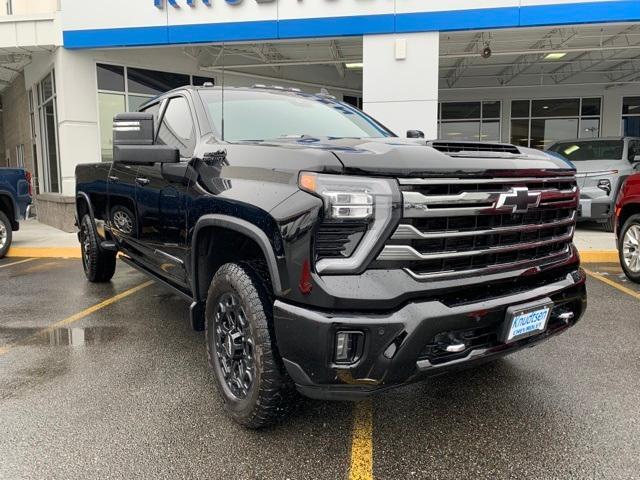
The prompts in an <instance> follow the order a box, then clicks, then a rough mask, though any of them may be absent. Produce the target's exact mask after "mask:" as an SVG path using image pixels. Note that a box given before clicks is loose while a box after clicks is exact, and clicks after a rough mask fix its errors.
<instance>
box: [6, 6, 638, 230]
mask: <svg viewBox="0 0 640 480" xmlns="http://www.w3.org/2000/svg"><path fill="white" fill-rule="evenodd" d="M2 3H4V5H2V6H0V49H1V51H0V94H1V96H2V117H1V118H2V126H1V128H0V152H2V156H0V166H24V167H26V168H27V169H29V170H30V171H31V172H32V173H33V175H34V178H35V181H36V185H35V187H36V191H37V196H36V202H37V211H38V217H39V219H40V220H41V221H43V222H45V223H48V224H51V225H54V226H56V227H58V228H62V229H65V230H71V229H72V228H73V225H72V223H73V213H72V212H73V201H74V188H75V187H74V170H75V167H76V165H78V164H80V163H87V162H99V161H109V160H110V159H111V156H112V154H111V151H112V143H111V128H112V118H113V116H114V115H115V114H116V113H119V112H123V111H134V110H136V109H137V107H138V106H139V105H141V104H142V103H144V102H145V101H147V100H148V99H149V98H152V97H153V96H155V95H157V94H159V93H162V92H164V91H166V90H169V89H171V88H175V87H178V86H182V85H185V84H194V85H201V84H203V83H205V82H212V83H214V84H215V85H218V86H220V85H225V86H229V87H230V86H251V85H254V84H264V85H281V86H283V87H296V88H300V89H302V90H304V91H308V92H320V91H321V90H323V89H324V90H326V91H328V92H329V93H331V94H332V95H335V96H336V97H338V98H339V99H342V100H344V101H345V102H348V103H351V104H353V105H356V106H358V107H360V108H362V109H363V110H364V111H365V112H368V113H370V114H371V115H373V116H374V117H375V118H377V119H379V120H380V121H381V122H382V123H383V124H385V125H386V126H388V127H389V128H390V129H391V130H393V131H394V132H396V133H397V134H398V135H399V136H404V135H405V134H406V131H407V130H409V129H418V130H422V131H424V133H425V135H426V137H427V138H436V137H439V138H444V139H449V140H487V141H504V142H510V143H514V144H517V145H525V146H531V147H535V148H545V147H547V146H549V145H550V144H551V142H553V141H555V140H559V139H564V138H575V137H588V138H591V137H600V136H620V135H635V136H640V1H639V0H607V1H602V0H597V1H595V0H594V1H589V0H587V1H581V2H576V1H573V0H449V1H443V2H438V1H435V0H109V1H98V0H90V1H87V0H8V1H6V2H2Z"/></svg>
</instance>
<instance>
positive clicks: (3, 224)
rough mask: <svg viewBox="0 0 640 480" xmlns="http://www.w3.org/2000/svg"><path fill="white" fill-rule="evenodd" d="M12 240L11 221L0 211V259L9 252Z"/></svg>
mask: <svg viewBox="0 0 640 480" xmlns="http://www.w3.org/2000/svg"><path fill="white" fill-rule="evenodd" d="M12 238H13V229H12V228H11V220H9V217H7V215H6V214H5V213H4V212H2V211H0V258H4V256H5V255H6V254H7V252H8V251H9V247H11V240H12Z"/></svg>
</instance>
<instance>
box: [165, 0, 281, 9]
mask: <svg viewBox="0 0 640 480" xmlns="http://www.w3.org/2000/svg"><path fill="white" fill-rule="evenodd" d="M254 1H255V2H256V3H271V2H275V0H254ZM200 2H202V3H203V4H205V5H206V6H207V7H210V6H211V0H200ZM225 2H226V3H228V4H229V5H239V4H241V3H242V0H225ZM165 3H168V4H169V5H171V6H172V7H174V8H180V2H178V0H153V4H154V5H155V6H156V7H158V8H164V6H165ZM196 3H198V2H196V0H186V4H187V5H188V6H189V7H195V6H196Z"/></svg>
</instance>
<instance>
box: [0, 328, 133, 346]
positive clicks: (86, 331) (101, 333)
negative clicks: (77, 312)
mask: <svg viewBox="0 0 640 480" xmlns="http://www.w3.org/2000/svg"><path fill="white" fill-rule="evenodd" d="M124 332H125V329H124V328H120V327H86V328H80V327H79V328H56V329H54V330H45V331H43V330H42V328H33V327H31V328H14V327H10V328H7V327H0V344H3V345H6V344H11V345H16V344H18V345H29V346H32V345H41V346H47V347H56V346H57V347H85V346H89V345H96V344H98V343H106V342H111V341H113V340H115V339H117V338H118V337H119V336H121V335H122V334H123V333H124Z"/></svg>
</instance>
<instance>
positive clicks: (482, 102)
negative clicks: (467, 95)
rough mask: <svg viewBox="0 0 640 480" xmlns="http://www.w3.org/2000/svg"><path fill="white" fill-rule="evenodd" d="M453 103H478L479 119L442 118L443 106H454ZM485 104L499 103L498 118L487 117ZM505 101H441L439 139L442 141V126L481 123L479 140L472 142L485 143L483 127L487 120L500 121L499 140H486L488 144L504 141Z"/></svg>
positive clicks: (439, 107) (439, 105) (439, 106)
mask: <svg viewBox="0 0 640 480" xmlns="http://www.w3.org/2000/svg"><path fill="white" fill-rule="evenodd" d="M453 103H478V104H479V105H480V115H479V116H478V117H469V118H460V119H444V120H443V118H442V110H443V109H442V106H443V105H444V104H453ZM485 103H497V104H498V105H499V113H498V116H497V117H492V116H491V117H485V115H484V104H485ZM502 107H503V101H502V100H499V99H482V100H453V101H441V102H438V138H440V139H442V124H443V123H447V124H452V123H464V122H479V125H478V136H479V137H478V139H477V140H472V141H479V142H482V141H485V140H483V139H482V132H483V129H482V127H483V125H484V122H485V120H486V121H487V122H489V121H491V122H494V121H496V120H497V121H498V139H497V140H486V141H488V142H501V141H502V133H503V129H502V114H503V109H502Z"/></svg>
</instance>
